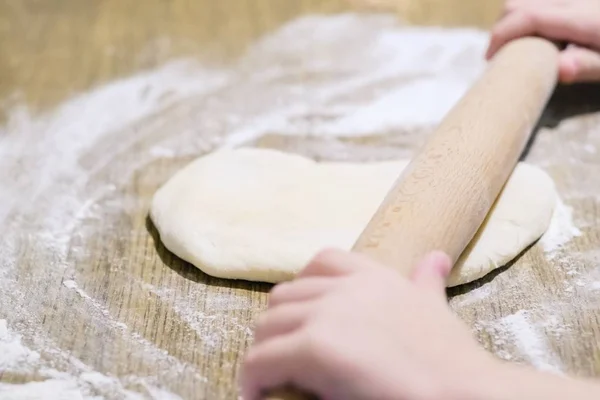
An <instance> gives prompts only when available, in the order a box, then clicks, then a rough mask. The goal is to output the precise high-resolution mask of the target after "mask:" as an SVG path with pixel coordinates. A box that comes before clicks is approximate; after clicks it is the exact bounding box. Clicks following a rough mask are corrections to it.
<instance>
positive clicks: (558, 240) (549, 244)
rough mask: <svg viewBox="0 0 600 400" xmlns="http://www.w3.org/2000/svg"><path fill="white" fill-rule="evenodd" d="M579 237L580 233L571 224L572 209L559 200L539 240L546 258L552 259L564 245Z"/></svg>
mask: <svg viewBox="0 0 600 400" xmlns="http://www.w3.org/2000/svg"><path fill="white" fill-rule="evenodd" d="M580 235H581V231H580V230H579V229H578V228H577V227H576V226H575V224H574V223H573V209H572V208H571V207H569V206H567V205H566V204H565V203H563V202H562V200H560V199H559V200H558V203H557V205H556V208H555V209H554V213H553V215H552V220H551V222H550V226H549V227H548V230H547V231H546V233H545V234H544V235H543V236H542V238H541V239H540V242H541V244H542V246H543V247H544V251H545V252H546V254H547V257H548V258H549V259H552V258H553V257H554V256H555V255H556V253H557V251H558V250H560V249H561V248H562V247H563V246H564V245H565V244H566V243H568V242H569V241H570V240H571V239H573V238H574V237H577V236H580Z"/></svg>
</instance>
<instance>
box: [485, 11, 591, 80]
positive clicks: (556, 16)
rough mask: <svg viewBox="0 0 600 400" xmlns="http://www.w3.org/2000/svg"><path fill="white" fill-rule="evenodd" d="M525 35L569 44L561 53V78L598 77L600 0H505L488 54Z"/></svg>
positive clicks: (581, 78)
mask: <svg viewBox="0 0 600 400" xmlns="http://www.w3.org/2000/svg"><path fill="white" fill-rule="evenodd" d="M524 36H541V37H545V38H547V39H549V40H553V41H559V42H567V43H569V44H570V45H569V46H568V47H567V48H566V49H565V50H564V51H563V52H562V54H561V56H560V65H559V71H560V80H561V81H562V82H566V83H572V82H583V81H600V1H599V0H508V1H507V2H506V6H505V11H504V15H503V16H502V18H501V19H500V20H499V21H498V22H497V23H496V26H495V27H494V29H493V30H492V40H491V43H490V46H489V48H488V52H487V58H491V57H492V56H493V55H494V54H495V53H496V52H497V51H498V50H499V49H500V47H502V46H503V45H504V44H506V43H507V42H509V41H511V40H513V39H517V38H520V37H524Z"/></svg>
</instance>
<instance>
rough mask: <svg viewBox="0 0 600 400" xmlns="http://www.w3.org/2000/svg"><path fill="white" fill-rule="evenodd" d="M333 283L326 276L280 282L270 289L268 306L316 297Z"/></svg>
mask: <svg viewBox="0 0 600 400" xmlns="http://www.w3.org/2000/svg"><path fill="white" fill-rule="evenodd" d="M333 284H334V282H333V281H332V280H331V279H329V278H326V277H325V278H323V277H309V278H304V279H299V280H296V281H292V282H286V283H281V284H279V285H277V286H275V287H274V288H273V290H271V294H270V296H269V307H275V306H278V305H281V304H284V303H290V302H302V301H306V300H314V299H317V298H319V297H320V296H321V295H323V294H324V293H326V292H327V291H328V290H329V289H330V288H331V287H332V286H333Z"/></svg>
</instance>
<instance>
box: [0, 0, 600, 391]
mask: <svg viewBox="0 0 600 400" xmlns="http://www.w3.org/2000/svg"><path fill="white" fill-rule="evenodd" d="M103 4H104V3H103ZM161 4H162V3H161ZM169 4H171V3H169ZM154 10H155V11H156V9H154ZM57 12H58V11H57ZM73 12H75V11H73ZM78 12H81V14H79V15H80V17H81V18H83V16H84V14H83V12H82V11H78ZM253 12H255V14H251V15H250V14H247V15H246V16H244V17H243V18H247V19H248V21H252V24H258V23H262V22H260V21H263V22H264V21H268V18H264V19H263V18H259V14H256V13H258V11H253ZM157 13H158V15H161V18H162V16H165V15H167V14H168V13H163V12H162V11H159V12H157ZM93 14H98V15H102V13H95V12H94V13H93ZM134 14H135V15H133V14H132V15H131V16H130V18H128V21H127V23H128V24H129V23H130V22H131V23H134V22H135V18H138V14H136V13H134ZM142 14H143V13H140V14H139V15H142ZM48 15H50V14H48ZM0 17H1V18H4V17H2V16H0ZM251 17H252V18H251ZM165 18H166V17H165ZM173 18H174V19H175V20H177V21H179V20H178V18H175V17H173ZM109 19H110V18H109ZM34 20H35V19H32V21H34ZM32 23H34V22H32ZM61 23H62V22H61ZM252 24H250V23H249V24H248V25H243V26H244V27H246V28H247V29H248V30H249V31H251V30H252V29H253V28H251V27H253V26H254V25H252ZM192 25H193V24H192ZM45 26H48V27H54V26H62V25H61V24H58V23H56V24H45ZM240 26H242V25H240ZM248 26H250V27H248ZM84 28H85V29H86V30H89V29H90V27H89V26H87V25H86V26H85V27H84ZM246 28H244V29H246ZM82 29H83V28H82ZM152 29H154V28H152ZM152 29H150V28H149V29H147V30H148V31H152ZM214 29H216V28H214ZM136 32H137V33H136V35H139V36H140V37H143V34H144V33H145V32H146V30H144V29H137V30H136ZM240 32H242V30H240ZM307 32H309V33H310V35H308V34H307ZM71 33H72V34H70V35H68V36H69V37H71V38H75V39H77V38H79V35H77V34H76V33H77V32H71ZM63 36H64V35H63ZM44 37H45V36H44V35H42V34H40V35H37V34H36V35H31V36H28V38H29V39H28V40H37V39H36V38H41V39H43V38H44ZM49 37H50V39H48V40H58V39H60V38H62V36H61V35H58V37H57V36H49ZM135 37H138V36H135ZM192 37H193V36H192ZM290 37H293V38H295V40H294V41H292V42H290V40H289V38H290ZM313 37H319V38H320V39H321V40H319V41H315V40H313ZM41 39H39V40H41ZM129 39H131V40H132V41H133V40H134V39H135V38H134V37H128V40H129ZM128 40H122V42H123V43H129V42H128ZM140 40H141V39H140ZM350 42H351V43H352V44H353V45H352V46H351V47H349V46H348V43H350ZM36 43H37V42H36ZM173 43H174V44H173V46H175V45H176V44H177V43H178V42H177V39H176V38H174V39H173ZM486 43H487V37H486V35H485V34H483V33H480V32H477V31H471V30H459V31H451V32H446V31H439V30H437V29H432V30H415V29H411V30H406V29H404V28H402V26H401V25H399V24H397V23H395V22H394V20H393V19H392V18H388V17H381V16H359V15H354V14H348V15H341V16H310V15H309V16H305V17H304V18H299V19H292V20H290V21H289V22H287V23H286V24H284V25H282V26H281V27H279V28H277V29H276V30H274V31H272V32H270V33H269V34H267V35H265V36H264V37H263V38H262V39H261V40H259V41H257V42H255V43H253V44H251V45H249V46H248V47H247V48H246V49H245V50H244V53H243V54H242V55H241V56H240V57H239V58H237V59H235V60H233V61H231V62H229V63H227V64H218V63H207V62H206V63H205V62H199V61H194V60H187V59H184V60H180V61H175V62H171V63H167V64H165V65H161V66H159V67H157V68H150V69H147V70H145V71H144V72H141V73H138V74H135V75H132V76H128V77H123V78H122V79H120V80H111V81H110V82H109V83H106V84H103V85H99V86H98V87H95V88H93V89H91V90H90V91H88V92H85V93H81V94H77V95H73V96H72V97H70V98H69V99H67V100H65V101H64V102H62V103H60V104H57V105H53V106H52V107H49V108H48V109H47V110H45V111H44V112H35V111H32V110H31V109H30V108H29V107H28V106H27V104H28V103H27V101H28V99H27V96H23V97H21V96H20V93H16V94H15V96H14V97H11V98H9V99H8V98H7V99H2V100H3V101H2V105H1V107H2V110H3V111H4V113H5V114H6V116H7V117H6V120H5V121H4V122H3V124H2V125H1V126H0V185H1V186H2V189H3V191H2V196H0V228H1V229H2V232H3V235H2V237H1V238H0V320H5V321H6V332H9V333H6V334H3V336H2V340H1V341H2V344H1V345H0V346H1V347H2V348H3V349H4V348H5V347H6V348H9V349H10V350H7V354H11V355H14V354H16V356H15V357H16V358H15V359H16V360H21V359H22V358H21V357H24V359H25V360H26V361H25V362H19V363H18V365H16V366H15V364H13V363H12V362H11V364H10V367H6V368H5V369H4V370H3V371H2V374H1V378H0V381H2V385H3V386H2V390H4V389H9V388H10V392H11V393H16V395H15V396H17V395H18V394H19V393H20V394H21V395H19V397H20V398H23V397H24V396H25V395H23V393H28V392H27V391H29V390H33V392H34V394H38V395H41V396H43V395H44V394H45V390H43V389H42V388H44V387H60V388H61V390H63V391H65V393H68V394H76V393H81V394H82V396H84V398H85V397H87V398H94V396H104V397H105V398H107V399H122V398H136V396H140V397H141V398H160V399H163V398H167V399H169V398H177V396H179V397H181V398H184V399H187V398H193V397H194V396H195V397H196V398H215V399H216V398H234V397H235V393H236V388H235V385H234V382H233V377H234V376H235V374H236V367H237V365H238V363H239V360H240V356H241V354H242V352H243V351H244V349H245V348H246V345H247V344H248V342H249V341H250V340H251V338H252V334H251V328H252V320H253V318H254V317H256V315H258V313H259V311H260V310H261V309H262V308H263V307H264V306H265V304H266V290H268V286H266V285H260V284H247V283H239V282H237V283H236V282H229V281H223V280H218V279H213V278H209V277H207V276H206V275H203V274H201V273H200V272H199V271H197V270H196V269H195V268H194V267H191V266H190V265H188V264H186V263H184V262H183V261H181V260H180V259H177V258H175V257H173V256H172V255H171V254H170V253H169V252H167V251H166V250H165V249H164V247H162V246H161V245H160V242H159V240H158V237H157V235H156V231H155V229H154V228H153V226H152V224H151V223H150V222H149V221H148V219H147V216H148V210H149V207H150V203H151V198H152V195H153V194H154V193H155V191H156V190H157V189H158V188H159V187H160V186H161V185H162V184H163V183H164V182H165V181H166V180H167V179H168V178H169V177H170V176H171V175H172V174H173V173H174V172H175V171H177V170H178V169H180V168H181V167H183V166H184V165H186V164H187V163H188V162H189V161H191V160H192V159H193V158H195V157H198V156H200V155H202V154H206V153H208V152H210V151H212V150H214V149H217V148H220V147H233V146H236V145H241V144H243V145H251V146H257V147H272V148H278V149H282V150H286V151H294V152H297V153H299V154H304V155H307V156H310V157H313V158H317V159H328V160H352V161H366V160H380V159H391V158H408V157H410V154H411V152H412V149H414V148H415V147H416V146H418V145H419V144H420V143H422V141H423V140H424V139H425V137H426V135H427V133H428V132H430V131H431V129H432V128H433V127H434V126H435V124H436V123H437V122H438V120H439V118H441V117H442V116H443V114H444V112H445V111H446V110H447V109H448V108H449V107H450V106H451V105H452V102H453V101H455V100H456V99H457V98H458V97H460V95H461V94H462V93H463V92H464V90H466V88H468V86H469V84H470V82H472V80H473V79H474V78H475V76H476V75H477V73H478V72H479V71H480V70H481V69H482V68H483V66H484V64H483V62H482V53H483V51H484V49H485V46H486ZM143 44H144V45H145V44H146V43H143ZM46 48H50V49H59V50H60V49H63V50H64V48H62V47H56V46H43V45H42V44H40V45H39V46H36V47H35V49H34V50H35V52H38V51H42V50H43V49H46ZM66 48H67V49H68V47H66ZM152 48H154V47H151V49H152ZM63 50H61V51H63ZM117 50H118V49H117ZM32 51H33V50H32ZM102 51H106V54H113V53H114V52H113V53H111V51H112V50H111V49H110V48H107V49H102ZM129 51H131V52H134V51H137V50H136V49H134V48H131V49H129ZM126 53H127V52H122V53H119V52H118V51H117V52H116V53H115V55H114V57H113V58H111V59H109V60H108V61H106V62H103V63H100V62H99V63H95V62H94V59H93V58H92V59H91V58H86V57H83V56H81V57H80V56H79V53H77V54H71V56H72V57H71V58H72V59H73V60H77V62H78V64H77V65H76V66H73V68H63V69H60V71H63V72H62V73H64V74H69V75H73V77H72V79H75V75H76V74H77V72H76V71H78V70H79V69H78V68H90V71H92V72H90V74H91V75H94V74H99V73H101V72H106V70H105V69H103V68H107V67H106V66H107V65H109V66H110V65H113V64H114V65H119V60H120V59H122V58H123V57H125V55H124V54H126ZM146 53H148V52H146ZM149 53H150V54H153V55H154V54H156V52H149ZM102 54H104V53H102ZM75 55H76V56H77V57H75ZM55 56H56V57H55V58H53V59H56V60H61V59H63V58H64V56H63V53H60V54H59V53H57V54H55ZM8 60H9V61H10V60H11V59H10V58H9V59H8ZM17 61H18V60H17ZM432 61H435V62H432ZM0 62H4V59H3V60H1V61H0ZM6 62H8V61H6ZM11 62H12V61H11ZM15 65H16V66H17V67H19V65H18V63H17V64H15ZM11 68H12V67H11ZM48 68H49V67H48ZM117 69H118V68H117ZM34 71H35V73H36V74H39V75H35V79H34V78H32V82H33V83H32V85H33V84H36V85H39V86H40V88H44V90H50V89H51V88H52V85H48V84H47V83H48V82H47V79H51V77H52V76H51V75H52V74H46V72H47V69H46V68H45V67H44V68H40V67H39V65H37V66H36V68H34ZM111 73H114V72H111ZM110 76H114V75H110ZM40 90H42V89H40ZM432 99H435V100H436V101H433V100H432ZM399 104H401V105H402V106H401V107H399ZM599 125H600V119H599V117H598V115H596V114H590V115H586V116H580V117H573V118H571V119H569V120H566V121H564V122H563V123H561V124H560V125H558V126H556V127H555V128H552V129H543V130H542V131H541V132H540V134H539V135H538V137H537V139H536V142H535V143H534V146H533V148H532V149H531V152H530V154H529V156H528V158H527V162H531V163H533V164H535V165H538V166H541V167H542V168H544V170H545V171H547V172H548V173H549V174H550V175H551V176H552V178H553V179H554V180H555V182H556V183H557V187H558V191H559V194H560V196H561V198H562V200H563V202H564V206H565V207H570V208H571V210H572V211H571V219H569V214H570V212H569V211H568V210H569V208H565V209H564V210H567V211H566V212H563V213H561V214H560V215H558V216H557V218H559V217H560V218H561V220H560V221H559V223H557V224H555V226H556V227H557V230H552V232H554V233H553V235H554V236H549V237H546V238H545V239H544V241H543V243H538V244H536V245H535V246H534V247H533V248H531V249H530V250H528V251H527V252H526V253H525V254H524V255H523V256H522V257H521V258H520V259H519V260H518V262H517V263H516V264H515V265H513V266H512V267H511V268H510V269H507V270H503V271H501V272H500V273H499V274H497V275H495V276H494V277H493V279H492V278H490V279H488V280H487V281H483V282H479V283H478V284H477V285H475V286H477V287H475V288H473V287H469V288H457V289H455V290H454V291H453V294H454V295H455V296H454V297H453V299H452V305H453V307H454V308H455V310H456V311H457V313H458V314H459V315H460V316H461V317H462V318H464V319H465V320H466V321H467V322H468V323H469V324H470V325H471V326H473V328H474V330H475V332H477V335H478V337H479V339H480V340H481V341H482V342H483V343H484V344H485V345H486V347H488V348H489V349H490V350H492V351H494V352H495V353H496V354H498V355H500V356H503V357H505V358H510V359H513V360H516V361H523V362H528V363H531V364H534V365H538V366H544V367H547V368H550V367H553V368H555V369H557V370H559V371H563V372H570V371H572V372H579V373H581V374H589V375H592V374H599V373H600V371H599V369H598V366H597V365H595V364H594V363H593V360H590V359H589V354H590V351H589V348H590V346H591V344H592V343H597V342H598V341H600V337H598V331H597V322H596V321H597V320H598V314H599V312H598V310H599V308H600V304H599V300H598V299H600V297H599V294H600V269H599V265H600V256H599V255H598V251H597V250H596V249H598V248H599V247H600V246H599V245H600V242H599V241H600V239H599V238H600V231H599V227H600V223H599V222H600V221H599V219H600V215H598V212H597V210H598V209H600V208H599V207H598V205H599V202H600V200H599V199H598V197H597V195H598V192H597V188H598V186H599V185H598V182H597V179H598V178H597V177H598V176H600V161H599V159H598V155H597V154H596V153H595V151H596V149H600V132H599V129H598V126H599ZM546 251H547V252H546ZM549 256H552V257H549ZM467 289H468V290H467ZM463 291H464V293H463ZM575 307H576V309H575ZM511 316H512V317H511ZM2 326H3V327H4V325H2ZM17 337H18V339H15V338H17ZM23 349H25V350H23ZM36 354H38V355H39V358H38V357H37V356H36ZM6 359H7V358H3V360H4V361H3V362H6ZM13 361H14V359H13ZM548 366H550V367H548ZM90 380H91V381H93V383H89V381H90ZM25 382H40V383H28V384H27V385H25V386H21V387H19V388H16V387H12V386H10V387H9V386H6V385H12V384H21V383H25ZM36 385H40V386H36ZM46 385H48V386H46ZM5 391H6V390H5ZM2 394H4V393H2ZM128 396H129V397H128ZM169 396H171V397H169ZM13 397H14V396H13ZM17 398H18V397H17ZM41 398H44V397H41ZM67 398H68V397H67Z"/></svg>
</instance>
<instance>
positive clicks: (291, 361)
mask: <svg viewBox="0 0 600 400" xmlns="http://www.w3.org/2000/svg"><path fill="white" fill-rule="evenodd" d="M300 343H301V341H300V340H299V339H298V335H294V334H290V335H283V336H279V337H275V338H273V339H271V340H269V341H267V342H265V343H264V344H261V345H258V346H255V347H253V348H252V349H250V351H249V352H248V354H247V356H246V359H245V362H244V364H243V368H242V372H241V383H242V398H243V399H244V400H260V396H261V394H262V393H261V390H263V388H276V387H283V386H286V384H287V383H288V382H291V381H292V378H293V377H294V376H296V374H297V373H298V372H299V371H301V370H302V369H306V368H308V366H304V365H302V362H301V357H299V355H301V354H302V351H301V349H300V348H299V347H300Z"/></svg>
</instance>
